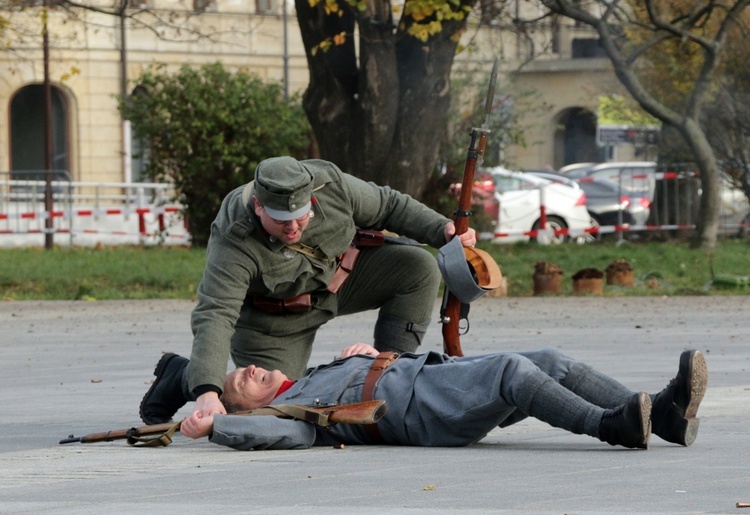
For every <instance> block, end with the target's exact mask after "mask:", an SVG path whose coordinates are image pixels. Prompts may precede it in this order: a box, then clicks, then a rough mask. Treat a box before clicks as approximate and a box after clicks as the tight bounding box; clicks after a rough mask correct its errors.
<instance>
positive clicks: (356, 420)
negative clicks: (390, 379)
mask: <svg viewBox="0 0 750 515" xmlns="http://www.w3.org/2000/svg"><path fill="white" fill-rule="evenodd" d="M386 410H387V407H386V404H385V401H383V400H373V401H367V402H357V403H353V404H340V405H335V406H302V405H300V404H277V405H275V406H263V407H261V408H257V409H254V410H247V411H238V412H235V413H231V415H232V416H259V415H271V416H275V417H279V418H291V419H296V420H304V421H307V422H311V423H313V424H316V425H318V426H321V427H328V426H330V425H333V424H375V423H376V422H377V421H378V420H380V419H381V418H383V415H385V413H386ZM179 430H180V422H166V423H164V424H152V425H148V426H140V427H131V428H129V429H117V430H114V431H105V432H102V433H91V434H88V435H85V436H79V437H76V436H73V435H70V436H68V437H67V438H63V439H62V440H60V444H61V445H62V444H68V443H96V442H112V441H114V440H128V443H129V444H130V445H138V444H141V445H143V444H145V445H146V446H161V447H165V446H167V445H169V444H170V443H172V439H171V436H172V434H173V433H175V432H177V431H179ZM152 442H154V443H152Z"/></svg>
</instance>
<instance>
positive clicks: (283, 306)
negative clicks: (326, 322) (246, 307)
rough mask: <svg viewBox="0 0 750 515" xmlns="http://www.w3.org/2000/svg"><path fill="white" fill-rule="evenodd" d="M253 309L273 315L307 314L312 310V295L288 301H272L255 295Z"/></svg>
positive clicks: (305, 294)
mask: <svg viewBox="0 0 750 515" xmlns="http://www.w3.org/2000/svg"><path fill="white" fill-rule="evenodd" d="M253 307H255V308H256V309H259V310H260V311H263V312H264V313H268V314H271V315H289V314H300V313H307V312H309V311H310V310H311V309H312V295H310V294H309V293H301V294H299V295H297V296H296V297H290V298H288V299H272V298H270V297H263V296H262V295H254V296H253Z"/></svg>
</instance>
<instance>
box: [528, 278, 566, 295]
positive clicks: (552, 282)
mask: <svg viewBox="0 0 750 515" xmlns="http://www.w3.org/2000/svg"><path fill="white" fill-rule="evenodd" d="M561 291H562V274H561V273H554V274H534V295H557V294H559V293H560V292H561Z"/></svg>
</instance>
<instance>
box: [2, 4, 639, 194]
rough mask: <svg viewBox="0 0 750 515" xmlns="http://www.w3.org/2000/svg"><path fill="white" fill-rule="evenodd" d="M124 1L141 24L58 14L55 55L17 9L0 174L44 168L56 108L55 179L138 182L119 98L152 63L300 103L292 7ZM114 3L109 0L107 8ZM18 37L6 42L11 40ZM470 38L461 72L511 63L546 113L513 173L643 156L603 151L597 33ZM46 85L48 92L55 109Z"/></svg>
mask: <svg viewBox="0 0 750 515" xmlns="http://www.w3.org/2000/svg"><path fill="white" fill-rule="evenodd" d="M50 1H51V0H50ZM124 1H126V2H128V3H127V5H126V6H124V7H125V8H126V11H125V12H126V13H128V15H135V16H132V17H123V16H113V15H111V14H103V13H97V12H95V11H87V12H84V13H82V14H81V15H80V17H79V18H78V19H73V18H71V16H70V15H69V13H67V12H64V11H62V10H61V9H56V8H51V9H50V10H49V17H48V19H47V24H46V26H47V34H48V37H47V40H48V44H47V45H46V47H47V49H48V50H47V51H46V52H45V45H44V44H43V38H42V37H40V34H42V31H43V26H44V25H43V18H42V17H41V16H40V12H41V11H42V10H41V8H40V7H39V4H40V1H39V0H13V1H12V2H11V6H16V7H18V6H19V5H23V6H25V7H26V8H25V9H23V10H20V9H17V8H16V9H11V10H10V11H8V16H9V17H10V20H11V23H12V25H13V26H14V27H16V28H17V29H19V28H22V29H23V31H24V33H25V36H24V35H23V34H15V36H17V37H16V39H15V40H13V41H11V44H10V46H7V48H6V50H4V51H2V52H0V172H3V171H5V172H21V171H24V170H41V169H45V168H46V167H45V163H46V160H45V141H46V140H45V137H44V135H45V127H46V124H45V123H44V120H45V116H44V113H45V105H49V106H50V121H51V131H50V132H51V161H52V166H51V167H52V168H53V169H56V170H64V171H66V172H67V174H68V175H69V177H70V179H71V180H73V181H87V182H117V183H130V182H138V181H140V180H141V179H142V176H141V168H142V167H141V163H139V161H138V159H134V155H137V154H138V152H137V149H134V148H133V138H132V137H131V134H130V128H129V124H128V123H127V121H123V120H122V119H121V117H120V114H119V111H118V109H117V98H118V96H120V95H123V94H127V93H128V92H129V91H130V89H131V88H132V87H133V84H134V81H135V80H136V79H137V78H138V77H139V76H140V74H141V73H142V71H143V70H144V69H145V68H146V67H148V66H150V65H152V64H155V63H163V64H164V65H166V66H167V68H168V69H169V68H173V69H176V68H177V67H179V66H181V65H183V64H194V65H200V64H205V63H212V62H216V61H221V62H223V63H224V64H225V65H226V66H228V67H232V68H240V67H244V68H247V69H249V70H250V71H251V72H253V73H254V74H256V75H258V76H260V77H261V78H263V79H265V80H269V81H280V82H283V83H284V84H285V86H286V88H287V91H289V92H291V93H294V92H299V91H302V90H304V88H305V87H306V86H307V82H308V71H307V60H306V58H305V54H304V49H303V46H302V41H301V37H300V32H299V28H298V26H297V20H296V18H295V17H294V12H293V6H292V4H285V3H284V2H283V1H282V2H279V1H276V0H124ZM185 2H187V3H185ZM518 3H519V6H521V5H526V3H525V2H520V1H519V2H518ZM109 5H110V4H108V3H107V2H102V4H101V7H102V8H106V7H107V6H109ZM519 8H520V7H519ZM532 14H533V13H532ZM139 20H140V21H139ZM12 35H13V34H7V33H6V39H9V40H10V36H12ZM468 37H471V38H473V41H475V42H476V41H480V42H481V43H480V44H478V45H476V47H477V48H478V49H480V50H479V51H477V52H473V53H471V54H467V55H466V56H464V55H459V56H458V58H457V65H458V66H460V65H461V64H462V63H464V64H465V63H467V62H469V61H478V62H482V63H486V64H487V66H488V67H489V66H490V64H491V62H492V60H493V58H494V56H496V55H502V62H503V72H504V73H506V74H509V75H511V74H512V75H513V77H514V78H515V83H516V84H517V85H518V86H519V87H522V88H531V89H534V90H535V91H537V92H538V94H539V98H540V100H542V101H543V102H544V103H545V105H547V106H548V109H547V110H545V111H544V112H543V114H536V115H535V119H534V120H528V123H527V126H528V127H529V128H528V134H527V138H526V139H527V141H529V142H530V144H529V145H528V146H526V147H509V148H507V149H504V154H505V156H507V159H508V161H509V163H511V164H512V165H513V166H515V167H518V168H521V169H538V168H543V167H553V168H559V167H561V166H563V165H564V164H568V163H572V162H580V161H606V160H614V159H617V160H629V159H637V158H639V155H638V154H637V152H638V151H640V150H637V149H636V148H635V147H633V146H632V145H619V146H617V147H601V146H599V145H598V144H597V138H596V127H597V123H596V119H597V105H598V97H599V95H601V94H603V93H610V92H615V91H617V90H618V86H617V84H616V81H615V79H614V75H613V73H612V72H611V65H610V63H609V60H608V59H607V58H606V57H605V56H604V55H603V53H602V51H601V48H599V46H598V40H597V38H596V37H595V35H592V33H591V31H590V29H588V30H587V29H583V28H578V27H574V26H565V25H562V26H560V25H549V26H546V27H540V28H538V30H536V31H535V32H534V34H532V35H531V36H528V35H526V36H524V37H523V38H522V37H520V36H518V34H514V33H512V32H511V31H508V30H505V29H504V28H503V27H499V26H498V27H494V26H489V27H483V28H482V29H480V31H479V33H474V34H471V35H467V38H468ZM45 55H46V57H45ZM522 63H525V64H522ZM45 68H46V69H47V70H48V72H47V73H46V74H45ZM45 76H47V77H49V81H50V85H51V87H50V92H51V94H50V97H51V98H50V99H49V100H47V96H46V94H45V92H46V91H47V90H46V88H45V87H44V82H45Z"/></svg>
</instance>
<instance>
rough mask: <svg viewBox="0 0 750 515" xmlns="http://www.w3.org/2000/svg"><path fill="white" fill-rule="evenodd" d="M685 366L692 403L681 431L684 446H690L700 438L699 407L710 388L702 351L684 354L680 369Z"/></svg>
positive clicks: (688, 407) (686, 412) (690, 402)
mask: <svg viewBox="0 0 750 515" xmlns="http://www.w3.org/2000/svg"><path fill="white" fill-rule="evenodd" d="M683 366H685V367H686V368H687V370H688V378H689V379H688V380H689V381H690V401H689V402H688V405H687V407H686V408H685V418H684V420H683V423H682V424H681V426H682V427H681V431H682V433H683V434H684V441H683V442H680V443H682V445H685V446H686V447H687V446H690V445H692V444H693V442H695V439H696V437H697V436H698V427H699V426H700V419H698V418H697V417H696V415H697V414H698V407H699V406H700V404H701V401H702V400H703V396H704V395H705V394H706V389H707V387H708V366H707V365H706V358H705V357H703V354H702V353H701V351H695V352H692V353H684V355H683V356H681V357H680V368H682V367H683Z"/></svg>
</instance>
